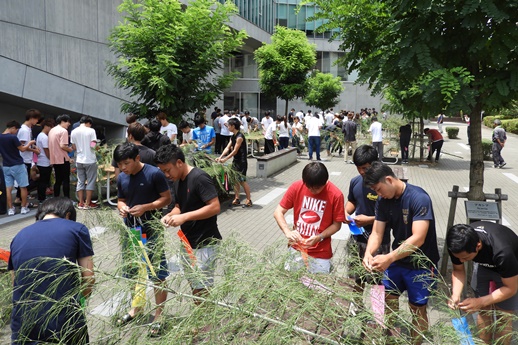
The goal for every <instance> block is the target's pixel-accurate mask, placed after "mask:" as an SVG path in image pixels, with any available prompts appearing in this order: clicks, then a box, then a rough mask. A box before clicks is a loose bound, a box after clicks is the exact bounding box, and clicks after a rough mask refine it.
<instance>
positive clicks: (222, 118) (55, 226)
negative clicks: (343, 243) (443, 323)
mask: <svg viewBox="0 0 518 345" xmlns="http://www.w3.org/2000/svg"><path fill="white" fill-rule="evenodd" d="M34 114H35V112H34V111H32V112H27V117H26V122H25V123H24V125H25V126H27V127H29V128H30V126H31V125H32V122H34V123H37V122H38V121H39V117H38V116H37V115H34ZM290 114H292V116H291V121H292V122H290V117H287V118H284V117H281V116H277V117H276V118H275V119H273V118H271V117H270V113H268V112H267V113H266V114H265V117H264V118H263V119H262V120H261V121H260V122H259V121H257V119H255V120H254V119H252V118H250V117H249V115H250V114H249V113H248V114H246V113H245V114H244V119H243V118H242V119H239V116H237V114H236V113H231V112H227V111H225V112H223V115H221V111H220V110H219V109H215V112H214V113H213V114H212V116H211V120H212V123H213V124H214V125H215V126H214V127H212V126H209V125H207V120H206V119H205V117H204V116H201V115H198V116H196V117H195V119H194V125H195V128H194V129H193V128H191V126H190V125H189V124H185V123H183V122H182V123H180V124H179V126H178V128H180V131H181V132H182V133H183V134H184V135H183V136H182V138H181V140H180V138H179V137H177V135H178V132H177V127H176V126H175V125H174V124H172V123H170V122H168V120H167V116H165V114H164V113H161V114H159V115H158V116H157V118H156V119H153V120H152V121H150V122H149V124H148V127H149V129H147V128H146V127H145V126H144V125H142V124H140V123H139V122H137V121H132V118H131V117H130V118H128V123H129V126H128V130H127V140H126V142H124V143H122V144H120V145H118V146H117V147H116V148H115V150H114V152H113V165H114V166H115V167H116V168H117V169H118V171H117V193H118V194H117V195H118V202H117V209H118V213H119V215H120V216H121V217H122V219H123V220H124V224H125V225H126V227H127V229H128V231H127V236H128V239H127V240H126V241H123V248H122V251H123V252H125V250H126V249H127V247H128V246H132V245H135V244H134V243H133V244H132V240H133V237H132V236H134V235H132V231H131V230H135V229H138V232H139V233H138V235H137V238H136V242H138V243H139V245H142V246H144V245H145V246H146V248H147V249H146V250H145V251H144V252H143V254H142V255H143V256H144V257H145V261H143V260H141V259H140V258H139V260H137V261H138V262H139V265H137V266H136V267H135V265H126V266H125V268H126V269H125V270H124V274H125V277H127V278H130V279H135V281H136V284H135V293H134V294H133V299H132V303H131V308H130V309H129V310H128V311H127V312H126V313H125V314H124V315H122V316H120V317H118V318H117V320H116V325H117V326H124V325H126V324H128V323H130V322H132V321H133V320H135V319H136V318H137V317H138V316H140V315H142V313H143V312H144V306H145V304H144V303H145V283H142V281H141V278H142V276H144V279H145V278H149V279H151V281H152V282H153V287H154V290H155V291H154V292H155V293H154V296H155V302H156V307H155V308H154V311H155V314H154V320H153V322H152V323H151V326H150V330H149V335H150V336H152V337H156V336H160V335H161V334H162V333H163V331H164V327H163V321H164V320H163V315H162V311H163V308H164V304H165V303H166V300H167V291H166V290H165V289H164V285H165V284H166V278H167V276H168V275H169V272H168V269H167V263H166V259H165V249H164V247H163V242H164V241H163V238H164V236H165V232H164V227H175V228H178V233H177V234H178V237H179V240H180V241H181V243H182V246H181V258H182V262H183V263H184V266H185V267H186V268H187V267H190V268H194V270H195V271H196V272H197V274H192V275H190V274H188V273H186V278H187V279H188V281H189V283H190V286H191V289H192V294H193V296H197V297H201V298H204V297H207V296H208V294H209V293H210V289H211V287H212V286H213V284H214V272H215V263H216V257H217V251H218V244H219V243H220V241H221V240H222V236H221V233H220V231H219V228H218V222H217V216H218V214H219V212H220V209H221V206H220V201H219V198H218V192H217V189H216V186H215V184H214V181H213V179H212V178H211V177H210V176H209V175H208V174H207V173H206V172H204V171H203V170H202V169H199V168H197V167H195V166H192V165H190V164H189V162H188V161H187V160H186V157H185V153H184V151H183V150H182V145H194V147H195V149H197V150H200V151H204V152H207V153H212V152H213V151H212V150H213V147H214V153H215V154H216V155H217V158H215V161H216V162H220V163H225V162H226V161H227V160H229V159H230V158H232V159H233V163H232V167H233V168H234V169H235V170H236V171H239V172H240V173H241V176H242V178H241V179H240V181H239V183H238V184H236V186H235V197H234V200H233V202H232V205H233V206H236V205H239V204H241V200H240V198H239V194H240V187H243V189H244V191H245V194H246V200H245V201H244V203H243V207H251V206H252V200H251V195H250V187H249V185H248V183H247V182H246V171H247V147H246V140H245V136H244V133H243V132H246V131H249V130H254V129H259V128H262V130H263V131H264V135H265V140H271V141H272V142H273V144H274V145H275V144H276V143H278V144H280V145H281V146H282V147H284V145H290V140H289V139H290V134H289V133H290V130H291V133H292V136H291V137H292V141H291V142H292V143H293V142H295V144H298V143H300V136H301V132H300V131H302V130H303V129H301V128H300V126H299V124H300V123H304V124H305V127H306V130H307V132H308V138H309V140H308V145H309V147H308V149H309V157H310V159H311V158H312V154H313V153H315V154H316V161H312V162H309V163H308V164H307V165H306V166H305V167H304V169H303V171H302V178H301V179H300V180H297V181H295V182H293V183H292V184H291V185H290V186H289V188H288V190H287V191H286V193H285V194H284V195H283V197H282V199H281V201H280V202H279V204H278V206H277V208H276V209H275V211H274V214H273V216H274V218H275V220H276V222H277V224H278V226H279V228H280V230H281V231H282V232H283V234H284V235H285V237H286V241H287V244H288V246H289V249H288V250H289V255H288V259H287V260H286V262H285V265H284V267H285V269H286V270H287V271H296V270H300V269H307V270H308V271H309V272H310V273H313V274H331V272H332V264H331V259H332V256H333V249H332V245H331V242H332V239H331V236H332V235H333V234H335V233H336V232H337V231H339V230H340V228H341V226H342V224H343V223H346V224H351V225H354V226H357V227H360V228H362V233H361V234H355V235H353V236H351V243H349V244H348V246H349V247H351V248H354V251H353V252H354V256H356V258H357V259H358V260H356V261H354V260H351V261H350V265H351V267H349V271H350V272H351V277H352V278H354V280H355V282H356V284H357V286H356V289H357V291H363V289H364V288H365V286H366V284H376V285H380V284H381V285H383V287H384V289H385V303H386V305H387V306H388V308H387V315H386V316H387V317H386V321H385V325H386V326H387V327H386V332H387V336H388V337H389V339H390V338H391V337H392V338H393V337H399V336H400V334H398V330H397V329H396V328H395V327H394V326H393V324H391V322H392V321H391V320H392V319H391V317H390V314H391V313H395V312H397V311H398V307H399V297H400V296H401V294H402V293H403V292H405V291H406V292H407V294H408V304H409V309H410V311H411V313H412V316H413V317H412V324H413V327H412V336H413V339H414V343H415V344H421V343H422V335H423V334H424V333H425V332H426V331H427V329H428V327H429V322H428V314H427V305H428V303H429V299H430V296H431V295H432V294H433V291H434V288H435V285H436V279H435V277H436V274H437V272H436V267H437V263H438V261H439V258H440V257H439V250H438V244H437V234H436V226H435V215H434V210H433V205H432V200H431V198H430V196H429V195H428V193H427V192H426V191H425V190H423V189H422V188H421V187H419V186H416V185H413V184H410V183H407V182H404V181H402V180H400V179H399V178H398V177H396V175H395V174H394V172H393V171H392V169H391V168H390V167H389V166H388V165H386V164H384V163H382V162H381V161H380V160H381V159H382V158H383V155H382V152H381V151H382V149H380V147H379V145H377V144H376V143H378V142H379V141H377V138H378V137H377V135H378V134H379V133H378V131H380V128H381V127H380V126H379V125H377V119H376V116H372V124H371V127H370V129H369V131H370V132H371V133H372V135H373V145H361V146H359V147H356V144H355V141H356V140H355V136H354V135H353V132H354V133H355V130H356V129H355V127H356V126H355V125H354V117H355V115H353V114H350V113H348V114H346V116H347V119H348V120H347V121H341V122H342V123H341V126H339V127H340V128H341V129H342V132H343V134H344V135H345V143H346V144H348V145H349V146H350V147H354V149H353V150H352V152H348V153H347V156H346V161H347V159H348V158H350V159H352V162H353V164H354V165H355V166H356V169H357V171H358V176H356V177H355V178H353V179H351V181H350V184H349V188H348V191H347V193H343V192H342V190H341V189H340V188H339V187H338V186H336V185H334V184H333V183H332V182H331V181H329V172H328V170H327V168H326V166H325V165H324V164H323V163H322V162H320V156H319V154H320V146H319V145H320V135H319V132H318V131H319V130H320V129H321V128H322V127H323V126H338V124H336V123H335V121H340V120H344V119H345V117H344V118H342V119H341V118H340V117H341V115H340V114H338V116H337V114H333V113H332V112H330V113H329V114H326V115H325V116H324V117H323V119H322V120H320V117H319V116H318V115H312V114H311V112H308V114H306V115H305V116H302V115H300V116H299V114H298V113H294V110H293V109H292V112H291V113H290ZM327 115H329V116H327ZM34 116H36V117H34ZM164 116H165V117H164ZM326 117H327V119H326ZM322 121H324V122H322ZM326 121H329V122H326ZM245 122H246V123H247V126H248V127H246V128H247V129H246V130H244V129H243V124H244V123H245ZM348 122H351V123H348ZM56 123H57V125H55V126H54V122H53V121H50V120H44V121H43V122H42V123H41V126H42V129H41V133H39V134H38V136H37V140H36V141H34V140H33V139H32V138H31V137H25V136H24V137H22V138H19V137H17V136H16V132H17V131H18V130H19V129H20V127H21V126H20V125H19V124H18V123H16V122H15V121H12V122H10V123H9V124H8V126H7V129H6V131H5V132H4V133H3V134H2V136H0V153H1V154H2V156H4V154H6V156H5V157H4V169H3V173H4V175H5V181H6V185H7V186H8V188H9V187H11V188H12V184H13V181H16V182H17V183H18V184H19V186H20V187H21V189H22V188H26V187H27V186H28V181H27V175H26V174H28V172H29V170H30V169H31V167H30V166H29V167H27V166H24V165H25V164H26V163H25V161H24V159H23V158H22V155H20V152H22V153H23V152H26V151H28V152H31V153H33V154H34V155H33V156H41V155H42V154H43V155H45V157H46V158H47V160H45V159H42V160H40V158H38V162H37V164H36V165H37V166H38V165H39V164H41V167H42V168H49V167H50V166H51V165H52V167H53V169H54V171H55V174H56V182H55V184H54V193H55V196H56V198H51V199H48V200H44V199H43V200H40V201H41V203H40V206H39V209H38V214H37V222H36V223H35V224H33V225H30V226H28V227H26V228H25V229H23V230H21V231H20V232H19V233H18V234H17V235H16V236H15V238H14V239H13V241H12V244H11V257H10V259H9V263H8V268H9V270H11V271H12V276H13V282H14V295H13V303H14V305H15V308H14V311H13V314H12V322H11V328H12V340H13V343H14V344H18V343H29V342H30V341H33V342H35V343H37V342H41V341H49V342H53V341H54V342H55V341H62V340H63V339H66V340H67V342H71V343H74V344H87V343H88V331H87V326H86V321H85V318H84V314H83V312H82V310H81V309H80V308H77V306H79V305H81V303H82V302H81V301H82V300H84V299H85V298H88V297H89V296H90V294H91V291H92V288H93V285H94V282H95V279H94V276H93V273H94V264H93V255H94V253H93V249H92V243H91V239H90V236H89V234H88V230H87V229H86V228H85V227H84V225H82V224H80V223H77V222H75V220H76V211H75V208H74V206H73V204H72V202H71V201H70V199H69V197H70V195H69V188H68V187H67V186H66V185H69V184H68V183H67V182H68V180H67V179H68V176H66V175H67V171H68V175H69V171H70V163H69V162H70V155H69V153H71V152H76V161H77V164H78V165H77V168H78V185H77V194H78V200H79V202H78V204H77V208H79V209H83V210H88V209H90V208H93V207H95V205H92V192H91V191H92V190H93V189H92V184H95V179H96V172H97V169H96V161H95V158H94V157H95V154H92V153H93V150H94V147H95V145H97V138H96V136H95V131H94V130H93V129H92V128H91V126H92V123H93V121H92V119H91V118H89V117H88V116H84V117H82V118H81V119H80V121H79V125H78V126H77V128H75V129H74V130H72V131H71V134H70V136H69V134H68V130H67V129H68V127H69V126H70V125H71V123H70V118H69V117H68V115H61V116H58V117H57V119H56ZM220 123H221V124H222V125H221V126H219V127H220V128H219V129H217V130H216V129H215V127H216V124H220ZM495 125H496V123H495ZM497 128H498V127H497ZM432 131H436V132H437V133H438V134H439V135H440V132H439V131H437V130H431V129H430V130H428V131H425V133H427V134H428V135H429V136H430V138H431V141H432V149H434V150H436V151H438V153H437V158H436V159H437V160H438V158H439V154H440V149H441V146H442V142H440V140H441V139H438V137H436V136H434V135H436V134H435V133H434V132H432ZM403 132H404V131H403ZM430 132H432V133H430ZM270 135H271V138H270ZM40 136H41V138H40ZM69 137H70V138H69ZM494 137H495V139H494V142H495V143H496V144H498V145H500V143H501V141H504V140H505V139H504V136H503V135H502V134H501V131H499V130H497V129H496V130H495V133H494ZM375 138H376V140H374V139H375ZM441 138H442V137H441ZM40 139H41V140H40ZM69 139H70V141H69ZM38 143H41V146H39V145H38ZM175 143H176V145H175ZM434 144H435V145H434ZM146 145H149V146H146ZM218 145H219V146H218ZM268 145H270V143H268ZM407 145H408V144H407ZM266 146H267V144H265V151H266ZM297 147H299V146H297ZM501 147H503V144H502V145H501ZM270 149H271V147H270ZM347 149H348V148H347ZM4 150H5V151H4ZM15 153H16V154H15ZM431 155H433V151H431V154H430V156H431ZM6 157H7V163H8V164H7V165H6ZM407 157H408V156H407ZM42 158H44V157H42ZM10 159H11V160H12V162H11V161H10ZM27 164H29V163H27ZM499 164H500V165H501V164H505V163H499ZM30 165H33V162H31V164H30ZM94 167H95V169H94ZM67 169H68V170H67ZM43 170H44V171H45V169H43ZM79 170H80V171H81V172H79ZM40 171H41V170H40ZM47 171H48V169H47ZM44 174H47V173H44ZM48 175H50V174H48ZM58 175H59V177H58ZM40 179H41V172H40ZM44 180H45V178H44ZM47 186H48V181H47V182H45V186H44V187H45V188H46V187H47ZM60 188H62V189H63V194H64V198H59V197H58V196H59V193H60ZM41 190H42V191H43V190H44V188H43V187H42V189H41ZM39 192H40V189H39V188H38V195H39ZM344 195H347V197H345V196H344ZM26 197H27V192H26V191H23V189H22V190H21V198H22V209H23V207H27V206H26V202H27V201H26ZM24 205H25V206H24ZM165 209H167V210H165ZM291 209H292V210H293V224H290V223H289V222H288V220H287V219H286V214H287V213H288V211H289V210H291ZM156 219H160V222H161V224H162V225H163V226H159V227H157V225H156V222H154V220H156ZM56 234H57V235H56ZM391 235H392V236H391ZM58 237H59V238H58ZM391 237H392V243H390V240H391ZM42 244H43V245H42ZM446 246H447V247H448V249H449V255H450V258H451V260H452V263H453V272H452V294H451V298H450V300H449V301H448V306H449V307H450V308H452V309H460V310H462V311H465V312H470V313H472V312H479V314H478V320H477V324H478V326H479V327H480V329H481V330H482V331H481V332H480V338H481V339H482V340H483V341H485V342H486V343H488V344H489V343H490V342H491V339H499V341H500V342H501V343H502V344H510V341H511V338H510V337H509V334H510V327H511V326H510V322H511V320H512V317H511V315H512V314H513V313H514V312H515V311H516V309H518V304H517V303H518V295H517V291H518V236H517V235H516V234H514V232H513V231H512V230H510V229H509V228H507V227H505V226H503V225H499V224H494V223H490V222H477V223H473V224H470V225H464V224H458V225H455V226H453V227H452V228H450V229H448V231H447V236H446ZM137 248H138V247H137ZM43 258H51V259H52V260H47V259H43ZM62 258H65V259H66V261H67V262H71V263H73V264H75V265H77V266H74V265H72V267H78V268H79V269H71V268H70V266H66V265H65V266H64V267H61V266H63V262H60V261H59V259H62ZM123 259H124V260H126V258H125V257H124V256H123ZM443 259H447V258H443ZM42 261H43V262H42ZM466 261H474V262H477V263H479V268H478V271H477V272H476V273H475V274H474V275H475V277H476V278H477V283H476V284H475V287H476V288H475V294H476V297H473V298H466V299H462V295H461V292H462V289H463V287H464V284H465V283H466V282H465V280H466V273H465V271H464V266H463V265H462V263H463V262H466ZM355 262H356V263H355ZM127 263H128V262H126V264H127ZM35 268H37V275H32V274H31V270H35ZM185 271H186V272H189V269H186V270H185ZM358 272H361V274H360V273H358ZM61 275H65V276H67V277H68V278H67V279H64V280H60V281H59V282H58V283H53V280H55V279H56V277H57V276H61ZM33 279H37V280H38V281H39V282H41V283H39V284H33V283H34V281H33ZM50 285H52V287H53V289H52V291H53V292H52V296H51V298H50V299H49V298H42V297H41V296H45V295H46V293H47V289H49V287H50ZM490 286H493V287H492V288H490ZM38 296H39V297H38ZM64 296H67V297H66V302H65V308H63V309H62V310H59V311H58V312H55V313H49V310H52V308H54V307H55V305H56V304H58V303H60V301H61V300H63V299H64V298H65V297H64ZM199 301H200V299H196V303H197V304H199ZM27 308H31V312H30V313H29V312H27V310H28V309H27ZM492 308H496V309H497V310H499V311H501V312H502V314H500V315H501V317H499V318H498V319H497V321H496V322H497V323H498V326H499V327H496V328H495V329H490V328H489V327H487V326H488V325H490V324H491V323H492V322H493V320H492V319H491V315H492V314H490V311H491V310H492ZM78 310H79V311H78ZM42 320H45V323H44V325H45V327H44V328H45V329H42V327H41V325H42V324H43V323H42Z"/></svg>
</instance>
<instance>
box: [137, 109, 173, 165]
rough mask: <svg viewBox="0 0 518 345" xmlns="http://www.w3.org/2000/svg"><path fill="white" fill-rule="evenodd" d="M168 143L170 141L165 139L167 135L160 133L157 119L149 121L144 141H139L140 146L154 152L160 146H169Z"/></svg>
mask: <svg viewBox="0 0 518 345" xmlns="http://www.w3.org/2000/svg"><path fill="white" fill-rule="evenodd" d="M170 143H171V140H170V139H169V138H168V137H167V135H164V134H162V133H160V122H158V120H157V119H152V120H151V121H149V132H148V133H146V135H145V136H144V139H142V141H141V144H142V145H144V146H146V147H149V148H150V149H151V150H153V151H156V150H158V148H159V147H160V146H162V145H169V144H170ZM153 157H154V155H153ZM144 163H146V162H144Z"/></svg>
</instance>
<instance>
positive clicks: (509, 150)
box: [0, 123, 518, 343]
mask: <svg viewBox="0 0 518 345" xmlns="http://www.w3.org/2000/svg"><path fill="white" fill-rule="evenodd" d="M434 126H435V125H434V124H431V125H430V127H431V128H434ZM447 126H457V127H460V132H459V139H453V140H451V139H448V138H447V137H445V143H444V146H443V152H444V153H443V155H442V156H441V159H440V162H439V163H438V164H427V163H418V162H416V161H415V160H414V161H411V163H410V164H408V165H405V166H406V167H407V171H408V176H409V183H412V184H416V185H418V186H421V187H423V188H424V189H425V190H426V191H427V192H428V193H429V194H430V196H431V198H432V201H433V206H434V211H435V217H436V223H437V231H438V238H439V241H440V246H441V247H442V243H443V239H444V235H445V233H446V224H447V221H448V219H447V218H448V213H449V207H450V198H448V191H450V190H451V189H452V187H453V185H458V186H459V187H460V191H467V190H468V186H469V165H470V148H469V146H468V145H466V143H467V139H466V127H465V125H464V124H459V123H451V124H449V123H445V124H444V127H447ZM482 135H483V138H488V139H490V138H491V129H488V128H483V130H482ZM445 136H446V133H445ZM416 154H417V153H416ZM325 156H326V154H325V152H323V153H322V157H323V159H326V158H325ZM503 156H504V158H505V159H506V161H507V166H506V167H505V168H503V169H494V168H493V163H492V162H489V161H487V162H485V172H484V192H485V193H493V192H494V190H495V188H501V189H502V192H503V193H504V194H507V195H508V196H509V200H508V201H504V202H503V218H504V219H503V223H504V224H505V225H507V226H510V227H511V228H512V229H518V212H515V211H516V210H517V209H518V198H517V195H518V136H516V135H512V134H510V135H508V143H507V145H506V147H505V148H504V150H503ZM306 163H307V159H299V161H298V162H297V163H296V164H294V165H292V166H291V167H289V168H288V169H286V170H284V171H283V172H281V173H278V174H277V175H275V176H273V177H271V178H268V179H257V178H255V159H251V160H250V161H249V164H250V165H249V173H248V175H249V183H250V186H251V190H252V200H253V202H254V206H253V207H252V208H240V207H239V208H231V207H229V206H228V204H229V203H230V201H228V202H225V204H223V205H222V210H221V214H220V215H219V216H218V224H219V228H220V229H221V232H222V234H223V236H224V237H225V236H227V235H229V234H230V233H236V234H238V236H239V238H241V239H242V240H243V241H246V242H247V243H249V244H250V245H251V246H253V247H254V248H255V249H256V250H258V251H262V250H264V249H265V248H267V247H268V246H270V245H272V244H274V243H275V242H279V241H282V239H283V235H282V233H281V231H280V230H279V228H278V227H277V225H276V223H275V220H274V219H273V211H274V209H275V208H276V206H277V204H278V202H279V200H280V199H281V197H282V195H283V194H284V191H285V190H286V189H287V187H288V186H289V185H290V184H291V183H292V182H293V181H295V180H298V179H300V178H301V174H302V169H303V168H304V166H305V165H306ZM324 163H325V164H326V166H327V168H328V170H329V173H330V180H331V182H333V183H334V184H335V185H337V186H338V187H339V188H341V189H342V190H343V192H344V194H346V193H347V189H348V184H349V180H350V179H351V178H352V177H354V176H356V175H357V171H356V168H355V166H354V165H352V164H346V163H344V161H343V157H337V156H335V157H332V158H327V159H326V160H325V161H324ZM242 199H244V195H242ZM88 212H89V211H79V220H80V221H81V220H83V219H84V217H89V215H88ZM34 214H35V211H32V212H31V214H30V215H29V216H28V217H27V216H25V217H23V216H19V215H17V216H15V217H1V219H0V225H1V228H0V248H9V243H10V241H11V239H12V238H13V237H14V236H15V234H16V233H17V232H18V231H19V230H20V229H22V228H23V227H24V226H27V225H28V224H31V223H32V222H33V221H34V218H33V217H34ZM465 219H466V215H465V210H464V203H463V201H462V200H459V202H458V205H457V211H456V215H455V222H456V223H460V222H464V221H465ZM96 230H99V229H96ZM101 231H102V230H101ZM347 233H348V232H347V231H346V230H345V229H343V230H341V232H339V233H338V235H337V236H336V241H334V246H337V247H343V244H344V242H343V240H344V239H346V238H347V236H348V235H347ZM100 236H103V235H100ZM95 243H97V242H94V249H95V250H96V255H98V256H103V255H104V254H105V253H113V247H111V248H109V247H106V246H99V247H97V248H95ZM441 252H442V248H441ZM7 337H8V332H7V330H6V329H4V330H3V331H0V343H5V340H6V339H8V338H7Z"/></svg>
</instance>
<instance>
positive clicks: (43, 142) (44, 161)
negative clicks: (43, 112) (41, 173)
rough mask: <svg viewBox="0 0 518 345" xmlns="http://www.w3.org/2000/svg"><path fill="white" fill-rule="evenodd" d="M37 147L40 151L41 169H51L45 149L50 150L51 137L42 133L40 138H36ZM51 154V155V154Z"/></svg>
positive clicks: (39, 163) (39, 162)
mask: <svg viewBox="0 0 518 345" xmlns="http://www.w3.org/2000/svg"><path fill="white" fill-rule="evenodd" d="M36 146H38V148H39V149H40V154H39V155H38V164H37V165H38V166H40V167H49V166H50V158H49V157H47V155H46V154H45V150H44V149H48V148H49V137H48V135H47V134H45V133H43V132H40V134H38V137H37V138H36ZM49 154H50V153H49Z"/></svg>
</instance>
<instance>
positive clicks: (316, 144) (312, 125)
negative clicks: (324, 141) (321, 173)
mask: <svg viewBox="0 0 518 345" xmlns="http://www.w3.org/2000/svg"><path fill="white" fill-rule="evenodd" d="M308 113H310V112H309V111H308ZM305 123H306V129H307V130H308V154H309V160H312V159H313V152H315V154H316V156H317V161H320V160H321V159H320V146H321V138H320V129H321V128H322V123H321V122H320V120H319V119H318V117H316V116H309V117H308V118H307V119H306V120H305Z"/></svg>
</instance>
